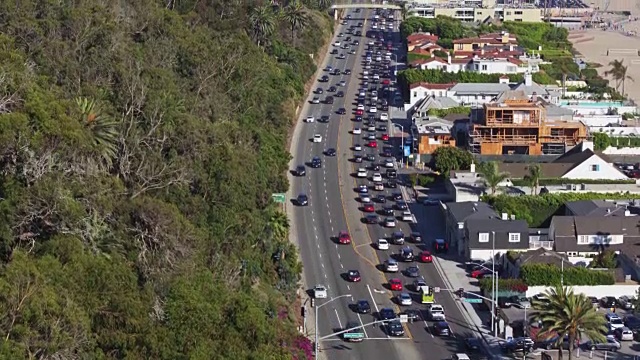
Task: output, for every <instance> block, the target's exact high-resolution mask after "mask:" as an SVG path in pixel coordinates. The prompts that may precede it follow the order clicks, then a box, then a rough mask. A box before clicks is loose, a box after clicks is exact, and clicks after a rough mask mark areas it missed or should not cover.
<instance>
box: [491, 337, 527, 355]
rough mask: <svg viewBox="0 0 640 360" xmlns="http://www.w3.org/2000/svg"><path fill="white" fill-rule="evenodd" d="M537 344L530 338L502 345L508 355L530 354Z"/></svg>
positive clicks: (513, 340) (521, 338) (510, 341)
mask: <svg viewBox="0 0 640 360" xmlns="http://www.w3.org/2000/svg"><path fill="white" fill-rule="evenodd" d="M534 345H535V342H534V341H533V340H531V338H528V337H520V338H515V339H512V340H509V341H506V342H503V343H501V344H500V347H501V348H502V350H503V351H504V352H506V353H512V352H524V353H530V352H531V351H532V350H533V346H534Z"/></svg>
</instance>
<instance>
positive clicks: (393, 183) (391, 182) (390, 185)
mask: <svg viewBox="0 0 640 360" xmlns="http://www.w3.org/2000/svg"><path fill="white" fill-rule="evenodd" d="M386 187H388V188H392V189H395V188H397V187H398V182H397V181H396V180H394V179H389V180H387V185H386Z"/></svg>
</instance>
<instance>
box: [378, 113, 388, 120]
mask: <svg viewBox="0 0 640 360" xmlns="http://www.w3.org/2000/svg"><path fill="white" fill-rule="evenodd" d="M380 120H383V121H387V120H389V114H387V113H382V114H380Z"/></svg>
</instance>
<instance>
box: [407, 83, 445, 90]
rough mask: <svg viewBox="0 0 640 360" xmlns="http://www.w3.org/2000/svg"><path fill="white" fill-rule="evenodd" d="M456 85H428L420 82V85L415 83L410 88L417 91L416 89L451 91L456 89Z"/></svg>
mask: <svg viewBox="0 0 640 360" xmlns="http://www.w3.org/2000/svg"><path fill="white" fill-rule="evenodd" d="M455 85H456V83H448V84H435V83H428V82H418V83H413V84H411V85H410V86H409V88H410V89H412V90H413V89H415V88H419V87H421V88H425V89H435V90H449V89H451V88H453V87H455Z"/></svg>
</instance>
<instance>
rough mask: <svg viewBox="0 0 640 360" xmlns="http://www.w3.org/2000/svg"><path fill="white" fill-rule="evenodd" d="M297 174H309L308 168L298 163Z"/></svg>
mask: <svg viewBox="0 0 640 360" xmlns="http://www.w3.org/2000/svg"><path fill="white" fill-rule="evenodd" d="M295 173H296V176H305V175H307V169H306V168H305V167H304V165H298V166H296V171H295Z"/></svg>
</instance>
